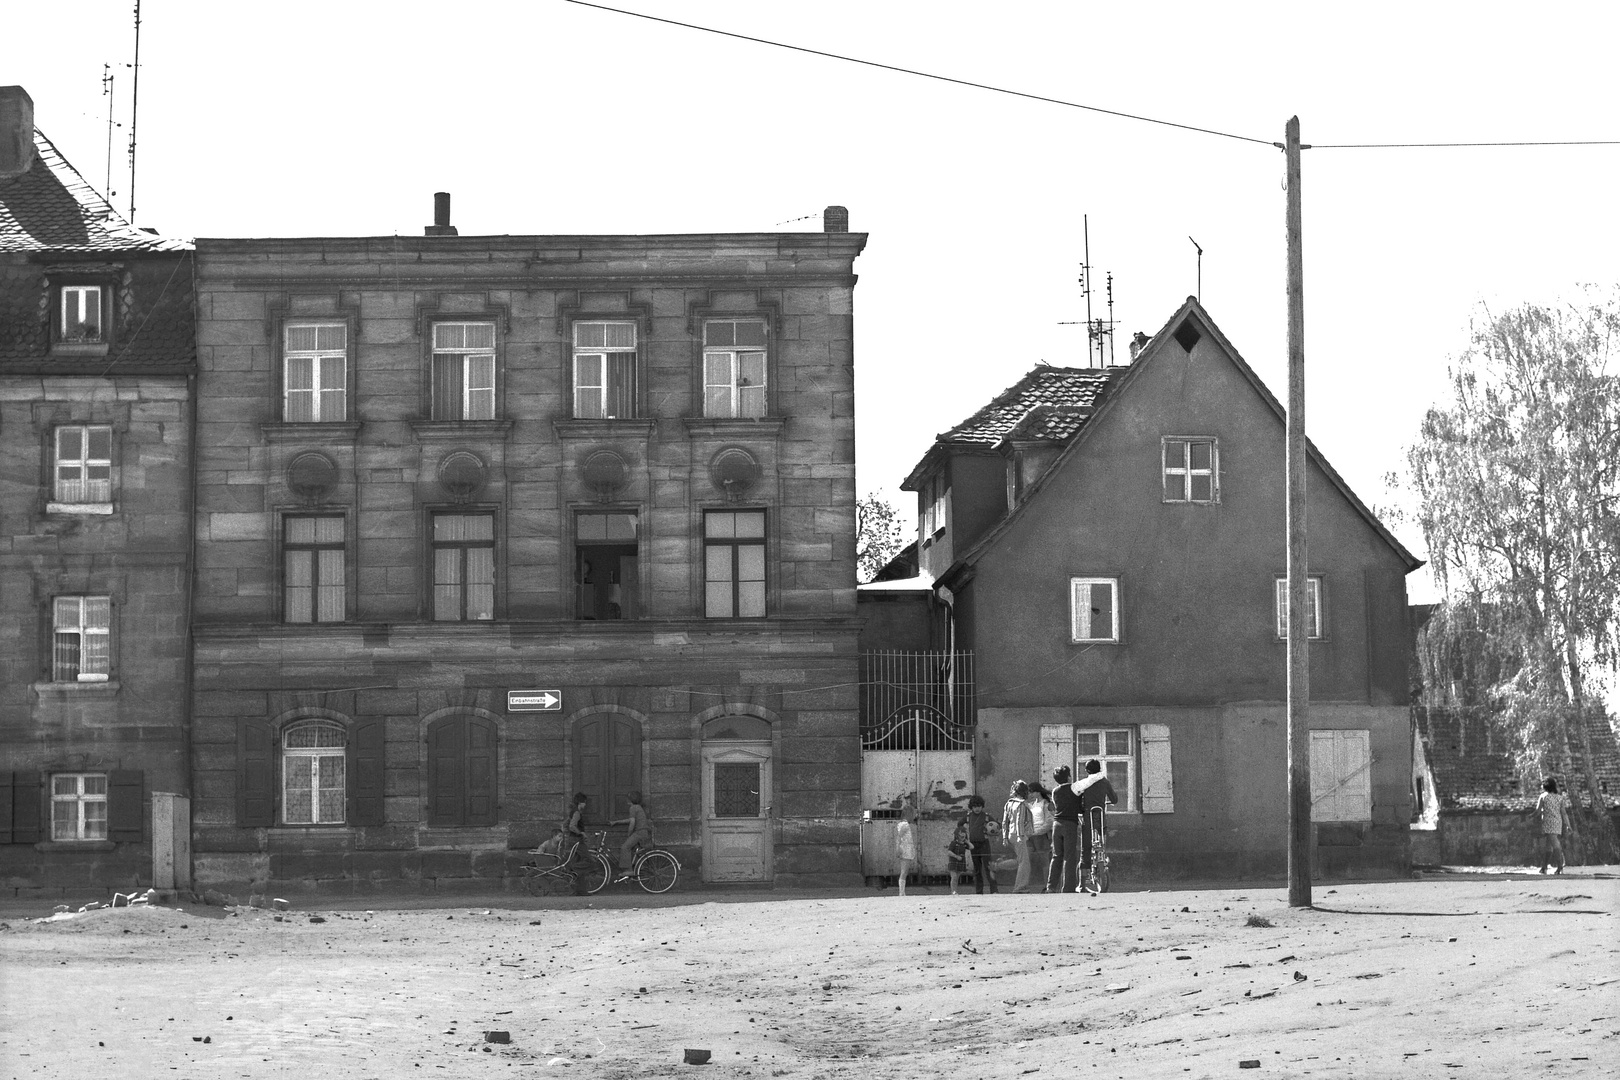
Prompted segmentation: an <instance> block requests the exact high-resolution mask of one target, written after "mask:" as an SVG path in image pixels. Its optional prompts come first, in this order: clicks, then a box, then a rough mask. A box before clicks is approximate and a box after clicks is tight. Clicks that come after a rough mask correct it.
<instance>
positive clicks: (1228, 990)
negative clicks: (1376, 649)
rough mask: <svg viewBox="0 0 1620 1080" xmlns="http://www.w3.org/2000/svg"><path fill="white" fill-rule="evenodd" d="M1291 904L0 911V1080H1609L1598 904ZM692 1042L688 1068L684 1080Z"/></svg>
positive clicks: (1414, 893) (518, 903)
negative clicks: (693, 1056)
mask: <svg viewBox="0 0 1620 1080" xmlns="http://www.w3.org/2000/svg"><path fill="white" fill-rule="evenodd" d="M1314 899H1315V901H1316V904H1317V907H1316V908H1310V909H1307V908H1300V909H1290V908H1289V907H1288V906H1287V905H1286V895H1285V893H1284V892H1283V891H1282V890H1279V889H1270V888H1266V889H1247V890H1245V889H1232V888H1221V889H1206V890H1195V891H1174V892H1172V891H1163V892H1161V891H1153V892H1116V893H1110V894H1108V895H1105V896H1103V897H1100V898H1087V897H1084V896H1069V897H1051V896H1039V895H1034V896H1027V895H1026V896H1018V895H1009V894H1005V893H1003V894H1001V895H998V896H986V897H975V896H972V895H966V896H961V897H952V896H950V895H948V894H947V893H946V892H945V891H944V890H940V889H935V890H924V891H920V892H919V891H917V890H913V893H912V895H910V896H907V897H905V898H903V899H902V898H898V897H896V896H895V895H894V894H893V891H892V890H890V891H889V892H887V893H876V892H870V893H864V894H858V895H854V896H822V895H817V894H810V895H804V894H799V895H797V896H795V897H792V898H779V897H777V896H775V895H773V894H769V893H764V894H755V895H753V896H750V897H744V898H738V897H735V896H722V897H717V896H716V895H715V894H701V893H699V894H686V895H682V894H673V895H671V896H668V897H662V898H646V897H634V896H629V895H616V896H611V897H602V898H592V899H581V900H575V899H573V898H561V899H556V900H543V901H527V900H517V899H507V900H505V901H504V902H496V905H497V906H486V905H484V904H482V903H480V904H477V905H469V904H466V903H462V904H461V905H460V906H457V907H440V908H431V907H419V908H416V909H413V910H386V911H385V910H375V911H363V910H333V909H331V908H322V909H320V910H312V909H311V908H310V907H309V906H307V904H305V903H300V904H298V905H295V907H294V909H293V910H291V911H288V912H287V913H285V914H284V915H283V916H282V918H281V919H279V920H278V919H276V917H275V914H274V913H271V912H263V911H253V910H248V909H243V910H237V911H235V913H234V914H228V913H226V912H224V911H221V910H220V909H217V908H214V909H206V908H204V909H199V908H188V909H185V910H179V909H172V908H156V909H147V910H142V909H139V908H136V909H118V910H103V911H99V912H90V913H87V914H84V915H75V916H72V917H69V918H58V919H56V920H53V921H40V920H35V919H21V918H17V917H15V916H11V917H6V918H5V921H4V924H3V925H4V927H5V929H3V930H0V964H3V966H0V980H3V982H0V1017H3V1021H0V1065H3V1067H4V1072H3V1075H5V1076H8V1077H84V1076H106V1075H129V1076H134V1075H143V1076H163V1075H166V1074H167V1073H169V1072H174V1073H175V1074H176V1075H177V1076H179V1077H195V1078H199V1080H214V1078H227V1077H298V1078H300V1080H303V1078H306V1077H308V1078H313V1077H317V1076H318V1077H319V1078H320V1080H357V1078H365V1077H376V1078H395V1077H400V1076H436V1075H444V1076H452V1077H483V1076H506V1077H521V1076H540V1075H560V1076H574V1077H586V1076H589V1077H658V1076H710V1077H800V1078H805V1080H819V1078H828V1080H831V1078H835V1077H851V1078H853V1077H861V1078H876V1080H883V1078H906V1080H910V1078H913V1077H923V1076H962V1077H985V1078H1000V1077H1021V1076H1024V1075H1027V1074H1036V1073H1040V1074H1046V1075H1057V1076H1065V1077H1069V1076H1078V1077H1099V1078H1102V1077H1122V1078H1130V1080H1141V1078H1147V1077H1160V1076H1164V1077H1227V1076H1250V1075H1271V1076H1289V1077H1294V1076H1323V1077H1357V1078H1366V1077H1418V1076H1425V1077H1433V1076H1461V1077H1490V1078H1491V1080H1502V1078H1504V1077H1529V1076H1533V1077H1566V1076H1570V1077H1574V1076H1578V1077H1598V1076H1610V1077H1612V1076H1615V1075H1617V1074H1620V1067H1617V1063H1620V924H1617V919H1616V914H1617V907H1620V881H1617V880H1614V879H1601V878H1599V879H1594V878H1580V877H1562V878H1559V877H1549V878H1535V879H1530V880H1524V879H1519V880H1508V879H1501V878H1497V879H1478V880H1448V881H1413V882H1398V883H1385V884H1366V885H1337V886H1322V885H1318V886H1317V887H1316V889H1315V893H1314ZM501 904H504V906H500V905H501ZM233 910H234V909H233ZM1251 916H1258V917H1260V918H1263V919H1265V920H1269V921H1270V922H1271V923H1272V924H1273V925H1271V926H1270V927H1264V926H1250V925H1247V924H1248V922H1249V920H1250V917H1251ZM486 1031H505V1032H509V1033H510V1038H511V1041H510V1043H504V1044H502V1043H490V1042H486V1041H485V1039H484V1033H485V1032H486ZM688 1047H693V1048H704V1049H707V1050H709V1051H711V1052H712V1054H713V1060H712V1062H711V1063H710V1064H708V1065H705V1066H702V1067H695V1066H690V1065H685V1064H683V1063H682V1056H683V1050H684V1049H685V1048H688ZM1244 1062H1257V1063H1258V1064H1257V1066H1256V1065H1248V1066H1245V1065H1244V1064H1243V1063H1244ZM1255 1068H1258V1070H1259V1071H1258V1072H1257V1073H1255V1072H1248V1071H1242V1070H1244V1069H1255ZM508 1069H511V1070H512V1071H511V1072H507V1070H508Z"/></svg>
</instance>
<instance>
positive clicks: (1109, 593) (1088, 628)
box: [1069, 577, 1119, 642]
mask: <svg viewBox="0 0 1620 1080" xmlns="http://www.w3.org/2000/svg"><path fill="white" fill-rule="evenodd" d="M1069 605H1070V610H1069V615H1070V629H1069V640H1070V641H1073V642H1084V641H1118V640H1119V581H1118V579H1116V578H1083V577H1077V578H1070V579H1069Z"/></svg>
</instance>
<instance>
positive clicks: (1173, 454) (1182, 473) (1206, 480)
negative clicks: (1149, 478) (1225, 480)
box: [1164, 438, 1220, 503]
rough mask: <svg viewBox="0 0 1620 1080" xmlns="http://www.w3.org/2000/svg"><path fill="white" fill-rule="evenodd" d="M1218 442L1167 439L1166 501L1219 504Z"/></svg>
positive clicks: (1193, 439) (1165, 450)
mask: <svg viewBox="0 0 1620 1080" xmlns="http://www.w3.org/2000/svg"><path fill="white" fill-rule="evenodd" d="M1218 476H1219V470H1218V469H1217V467H1216V455H1215V440H1214V439H1203V438H1196V439H1195V438H1170V439H1165V440H1164V501H1165V502H1195V503H1212V502H1219V501H1220V484H1219V483H1218V481H1217V478H1218Z"/></svg>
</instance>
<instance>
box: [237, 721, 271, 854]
mask: <svg viewBox="0 0 1620 1080" xmlns="http://www.w3.org/2000/svg"><path fill="white" fill-rule="evenodd" d="M236 823H237V824H238V825H240V826H242V827H244V828H264V827H266V826H269V825H274V824H275V823H276V745H275V740H274V739H272V738H271V737H270V725H269V724H267V723H264V722H263V721H259V720H243V721H242V722H241V724H240V725H239V726H238V727H237V729H236Z"/></svg>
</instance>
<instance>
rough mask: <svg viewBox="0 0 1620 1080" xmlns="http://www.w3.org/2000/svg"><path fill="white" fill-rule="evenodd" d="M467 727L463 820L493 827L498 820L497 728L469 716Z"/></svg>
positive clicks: (463, 741)
mask: <svg viewBox="0 0 1620 1080" xmlns="http://www.w3.org/2000/svg"><path fill="white" fill-rule="evenodd" d="M461 723H462V724H463V725H464V726H465V729H466V730H465V734H464V735H463V737H462V747H463V748H464V753H463V759H464V765H463V769H464V772H463V775H464V776H465V777H466V786H467V803H466V812H465V814H464V817H463V820H464V822H465V823H466V824H468V825H493V824H495V821H496V818H497V817H498V813H497V806H498V801H497V800H496V797H495V795H496V785H495V764H496V749H497V737H496V730H495V725H494V724H492V723H490V722H489V721H488V720H485V719H482V718H481V717H474V716H469V717H466V718H465V719H463V720H462V721H461Z"/></svg>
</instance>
